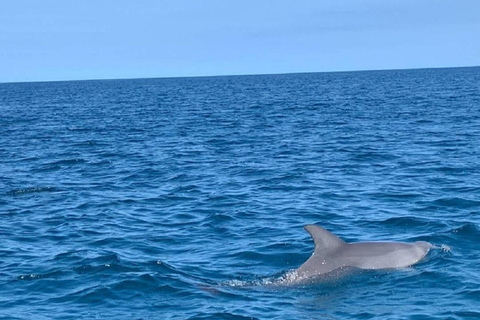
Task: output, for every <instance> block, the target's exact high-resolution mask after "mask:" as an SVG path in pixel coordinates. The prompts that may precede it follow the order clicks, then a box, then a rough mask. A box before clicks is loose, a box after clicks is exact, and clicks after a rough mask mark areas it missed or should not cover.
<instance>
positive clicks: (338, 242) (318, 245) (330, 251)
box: [297, 225, 432, 278]
mask: <svg viewBox="0 0 480 320" xmlns="http://www.w3.org/2000/svg"><path fill="white" fill-rule="evenodd" d="M305 230H307V231H308V233H310V235H311V236H312V238H313V241H314V243H315V249H314V251H313V254H312V255H311V257H310V258H309V259H308V260H307V261H306V262H305V263H304V264H302V265H301V266H300V268H298V270H297V273H298V275H299V277H300V278H306V277H311V276H317V275H321V274H325V273H328V272H331V271H333V270H337V269H342V268H360V269H391V268H404V267H409V266H411V265H413V264H415V263H417V262H418V261H420V260H421V259H422V258H423V257H425V255H426V254H427V253H428V251H429V250H430V248H431V247H432V245H431V244H430V243H428V242H424V241H417V242H415V243H403V242H358V243H346V242H345V241H343V240H342V239H340V238H339V237H337V236H336V235H334V234H333V233H331V232H329V231H328V230H325V229H324V228H322V227H319V226H316V225H307V226H305Z"/></svg>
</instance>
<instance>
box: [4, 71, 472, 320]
mask: <svg viewBox="0 0 480 320" xmlns="http://www.w3.org/2000/svg"><path fill="white" fill-rule="evenodd" d="M479 210H480V68H456V69H424V70H396V71H374V72H346V73H312V74H288V75H262V76H232V77H205V78H175V79H138V80H108V81H72V82H50V83H48V82H45V83H4V84H0V218H1V222H2V223H1V224H0V317H1V318H2V319H106V318H109V319H479V318H480V244H479V242H480V241H479V240H480V217H479ZM309 223H317V224H319V225H321V226H323V227H325V228H327V229H329V230H331V231H333V232H335V233H336V234H337V235H339V236H341V237H342V238H344V239H345V240H347V241H379V240H384V241H386V240H392V241H407V242H409V241H416V240H424V241H429V242H431V243H433V244H434V245H436V246H437V248H436V249H434V250H432V251H431V252H430V253H429V255H428V256H427V258H426V259H425V260H424V261H422V262H421V263H419V264H417V265H415V266H413V267H411V268H408V269H403V270H386V271H379V272H365V273H359V274H353V275H348V276H345V277H341V278H335V279H331V280H329V281H322V282H318V283H313V284H302V285H289V284H288V275H289V272H290V271H291V270H292V269H295V268H297V267H298V266H300V265H301V264H302V263H303V262H304V261H305V260H306V259H307V258H308V257H309V256H310V254H311V253H312V250H313V243H312V240H311V239H310V237H309V235H308V234H307V233H306V232H305V231H304V230H303V225H305V224H309Z"/></svg>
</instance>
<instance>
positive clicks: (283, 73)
mask: <svg viewBox="0 0 480 320" xmlns="http://www.w3.org/2000/svg"><path fill="white" fill-rule="evenodd" d="M479 67H480V65H478V66H454V67H418V68H415V67H413V68H404V69H399V68H393V69H388V68H387V69H358V70H333V71H299V72H278V73H241V74H215V75H190V76H160V77H143V78H142V77H132V78H92V79H63V80H34V81H7V82H0V84H15V83H17V84H19V83H46V82H77V81H122V80H153V79H182V78H216V77H249V76H272V75H289V74H292V75H293V74H312V73H353V72H376V71H409V70H429V69H459V68H479Z"/></svg>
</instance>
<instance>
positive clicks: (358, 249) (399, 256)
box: [336, 241, 430, 269]
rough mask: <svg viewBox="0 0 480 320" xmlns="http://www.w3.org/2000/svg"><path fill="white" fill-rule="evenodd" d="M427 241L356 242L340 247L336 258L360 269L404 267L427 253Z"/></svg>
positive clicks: (428, 246) (428, 245) (428, 247)
mask: <svg viewBox="0 0 480 320" xmlns="http://www.w3.org/2000/svg"><path fill="white" fill-rule="evenodd" d="M429 249H430V244H428V243H427V242H422V241H419V242H415V243H403V242H358V243H351V244H348V245H346V246H344V247H342V248H341V250H339V251H338V252H337V253H336V259H339V260H341V261H342V264H345V265H348V266H352V267H357V268H361V269H391V268H405V267H409V266H411V265H413V264H415V263H417V262H418V261H420V260H421V259H422V258H423V257H425V255H426V254H427V253H428V251H429Z"/></svg>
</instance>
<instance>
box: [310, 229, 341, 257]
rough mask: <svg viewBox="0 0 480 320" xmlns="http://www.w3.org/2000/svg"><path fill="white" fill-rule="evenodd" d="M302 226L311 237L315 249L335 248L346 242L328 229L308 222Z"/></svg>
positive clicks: (327, 249)
mask: <svg viewBox="0 0 480 320" xmlns="http://www.w3.org/2000/svg"><path fill="white" fill-rule="evenodd" d="M304 228H305V230H307V232H308V233H310V235H311V236H312V238H313V242H314V243H315V251H330V250H335V249H337V248H338V247H340V246H342V245H344V244H345V243H346V242H345V241H343V240H342V239H340V238H339V237H337V236H336V235H334V234H333V233H331V232H330V231H328V230H325V229H323V228H322V227H319V226H316V225H314V224H308V225H306V226H305V227H304ZM315 251H314V252H315Z"/></svg>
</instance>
